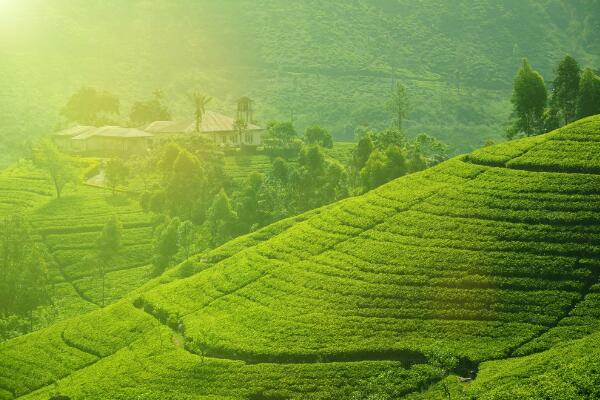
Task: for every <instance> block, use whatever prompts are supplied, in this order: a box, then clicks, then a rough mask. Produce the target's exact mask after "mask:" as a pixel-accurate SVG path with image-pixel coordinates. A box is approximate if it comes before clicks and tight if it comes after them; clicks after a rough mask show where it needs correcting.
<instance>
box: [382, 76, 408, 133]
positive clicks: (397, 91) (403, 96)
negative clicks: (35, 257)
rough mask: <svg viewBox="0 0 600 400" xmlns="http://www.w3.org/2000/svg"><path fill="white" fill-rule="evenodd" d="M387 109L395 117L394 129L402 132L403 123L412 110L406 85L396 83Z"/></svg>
mask: <svg viewBox="0 0 600 400" xmlns="http://www.w3.org/2000/svg"><path fill="white" fill-rule="evenodd" d="M387 107H388V110H389V111H390V112H391V113H392V115H393V125H394V127H395V128H396V129H398V130H402V122H403V121H404V119H405V118H406V116H407V115H408V111H409V109H410V102H409V99H408V94H407V93H406V88H405V87H404V85H402V83H400V82H397V83H396V86H395V87H394V90H393V91H392V96H391V97H390V99H389V101H388V103H387Z"/></svg>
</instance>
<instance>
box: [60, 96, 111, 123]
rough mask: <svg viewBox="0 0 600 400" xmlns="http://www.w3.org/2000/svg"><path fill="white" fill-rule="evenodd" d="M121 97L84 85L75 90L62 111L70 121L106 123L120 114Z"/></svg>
mask: <svg viewBox="0 0 600 400" xmlns="http://www.w3.org/2000/svg"><path fill="white" fill-rule="evenodd" d="M119 107H120V104H119V99H118V98H117V97H116V96H114V95H113V94H111V93H109V92H106V91H98V90H96V89H94V88H92V87H83V88H81V89H79V90H78V91H77V92H75V93H74V94H73V95H72V96H71V97H70V98H69V101H68V102H67V104H66V105H65V106H64V108H63V109H62V111H61V115H62V116H64V117H65V118H66V119H67V120H68V121H73V122H77V123H80V124H84V125H104V124H107V123H109V122H112V121H111V120H110V118H111V117H112V116H115V115H119Z"/></svg>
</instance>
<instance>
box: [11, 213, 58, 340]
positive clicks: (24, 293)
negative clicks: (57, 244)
mask: <svg viewBox="0 0 600 400" xmlns="http://www.w3.org/2000/svg"><path fill="white" fill-rule="evenodd" d="M47 287H48V282H47V269H46V262H45V252H44V250H43V247H42V246H41V244H40V243H39V242H38V241H37V240H36V238H35V235H33V233H32V232H31V230H30V228H29V224H28V223H27V221H26V220H25V219H24V218H23V217H21V216H11V217H7V218H5V219H3V220H0V315H19V316H27V317H28V318H29V330H30V331H31V330H32V328H33V311H34V310H35V309H36V308H38V307H39V306H41V305H44V304H48V303H49V302H50V296H49V293H48V291H47ZM0 336H3V335H0Z"/></svg>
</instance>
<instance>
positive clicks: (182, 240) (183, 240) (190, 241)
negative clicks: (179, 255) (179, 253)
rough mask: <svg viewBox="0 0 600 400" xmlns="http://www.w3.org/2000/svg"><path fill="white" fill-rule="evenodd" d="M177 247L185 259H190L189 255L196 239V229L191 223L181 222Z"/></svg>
mask: <svg viewBox="0 0 600 400" xmlns="http://www.w3.org/2000/svg"><path fill="white" fill-rule="evenodd" d="M178 235H179V245H180V246H181V248H182V249H183V253H184V256H185V259H186V260H187V259H188V258H190V253H191V251H192V249H193V247H194V240H195V238H196V229H195V228H194V224H193V223H192V221H183V222H182V223H181V224H180V225H179V232H178Z"/></svg>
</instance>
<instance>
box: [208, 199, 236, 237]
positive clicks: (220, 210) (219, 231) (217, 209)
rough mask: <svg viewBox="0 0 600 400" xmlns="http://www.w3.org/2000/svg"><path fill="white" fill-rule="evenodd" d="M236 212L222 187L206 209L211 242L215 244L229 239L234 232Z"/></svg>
mask: <svg viewBox="0 0 600 400" xmlns="http://www.w3.org/2000/svg"><path fill="white" fill-rule="evenodd" d="M236 221H237V214H236V213H235V211H234V210H233V207H232V206H231V201H230V200H229V197H228V196H227V193H225V191H224V190H223V189H221V191H220V192H219V193H218V194H217V195H216V196H215V198H214V200H213V202H212V205H211V207H210V209H209V210H208V218H207V222H208V226H209V229H210V234H211V243H212V245H213V246H217V245H219V244H221V243H225V242H226V241H227V240H229V239H231V238H232V237H233V235H234V232H235V224H236Z"/></svg>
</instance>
